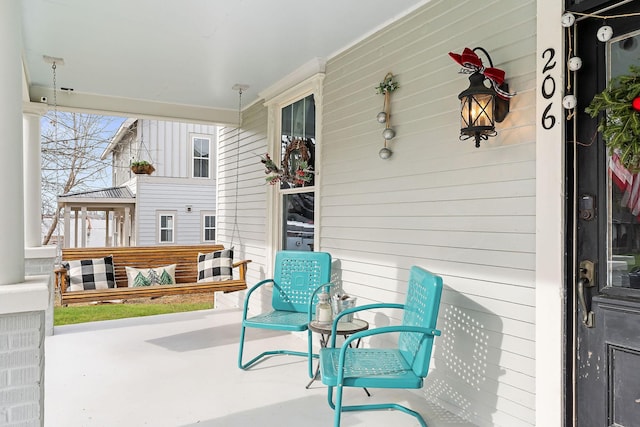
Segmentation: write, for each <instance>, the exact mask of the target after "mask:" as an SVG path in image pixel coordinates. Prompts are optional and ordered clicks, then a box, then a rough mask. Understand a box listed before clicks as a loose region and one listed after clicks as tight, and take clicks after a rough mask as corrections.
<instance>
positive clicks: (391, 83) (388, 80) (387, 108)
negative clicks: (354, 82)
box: [376, 72, 400, 159]
mask: <svg viewBox="0 0 640 427" xmlns="http://www.w3.org/2000/svg"><path fill="white" fill-rule="evenodd" d="M398 87H400V86H399V85H398V82H397V81H395V80H394V76H393V74H392V73H391V72H389V73H387V75H386V76H384V80H383V81H382V82H381V83H380V84H379V85H378V86H377V87H376V91H377V92H378V94H380V95H384V104H383V109H382V111H381V112H379V113H378V115H377V117H376V119H377V120H378V123H384V124H385V127H384V130H383V131H382V137H383V138H384V147H383V148H382V149H381V150H380V151H379V152H378V155H379V156H380V158H381V159H388V158H389V157H391V155H392V154H393V151H391V150H390V149H389V147H387V141H391V140H392V139H393V138H394V137H395V136H396V131H395V130H393V128H392V127H391V93H392V92H393V91H394V90H396V89H398Z"/></svg>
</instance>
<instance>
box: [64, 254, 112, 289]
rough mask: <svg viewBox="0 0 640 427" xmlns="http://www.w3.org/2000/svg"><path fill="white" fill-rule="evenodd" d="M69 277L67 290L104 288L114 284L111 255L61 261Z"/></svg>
mask: <svg viewBox="0 0 640 427" xmlns="http://www.w3.org/2000/svg"><path fill="white" fill-rule="evenodd" d="M62 266H63V267H64V268H66V269H67V277H68V278H69V281H68V283H69V286H68V287H67V290H68V291H83V290H87V289H106V288H114V287H115V286H116V277H115V271H114V269H113V257H111V256H107V257H104V258H94V259H81V260H77V261H67V262H64V263H62Z"/></svg>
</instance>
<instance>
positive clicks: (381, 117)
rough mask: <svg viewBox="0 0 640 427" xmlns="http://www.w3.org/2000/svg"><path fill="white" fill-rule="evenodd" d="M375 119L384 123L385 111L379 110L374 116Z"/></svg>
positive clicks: (385, 119) (385, 118)
mask: <svg viewBox="0 0 640 427" xmlns="http://www.w3.org/2000/svg"><path fill="white" fill-rule="evenodd" d="M376 119H377V120H378V123H386V121H387V113H385V112H384V111H380V112H379V113H378V115H377V116H376Z"/></svg>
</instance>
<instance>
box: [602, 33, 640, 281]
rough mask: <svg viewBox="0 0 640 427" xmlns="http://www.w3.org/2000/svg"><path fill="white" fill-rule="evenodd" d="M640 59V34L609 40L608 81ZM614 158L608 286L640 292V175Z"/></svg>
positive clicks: (610, 181) (610, 175)
mask: <svg viewBox="0 0 640 427" xmlns="http://www.w3.org/2000/svg"><path fill="white" fill-rule="evenodd" d="M639 58H640V32H635V33H630V34H625V35H624V36H622V37H620V38H617V39H612V40H611V41H609V42H608V46H607V63H608V79H609V80H610V79H611V78H614V77H617V76H620V75H623V74H626V73H628V72H629V67H630V66H631V65H633V64H636V65H638V64H640V59H639ZM615 157H616V156H615V155H614V156H613V157H611V156H609V157H608V162H609V173H608V180H607V181H608V208H609V212H608V218H609V221H608V223H609V226H608V241H609V245H608V264H609V265H608V280H607V286H609V287H625V288H635V289H640V175H639V174H632V173H630V172H628V171H626V170H625V169H624V168H621V166H620V165H619V164H618V163H617V162H616V160H615ZM629 178H630V181H631V183H627V182H625V181H628V180H629ZM638 292H639V293H640V291H638Z"/></svg>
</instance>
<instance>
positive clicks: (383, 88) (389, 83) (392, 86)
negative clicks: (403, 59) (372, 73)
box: [376, 73, 400, 95]
mask: <svg viewBox="0 0 640 427" xmlns="http://www.w3.org/2000/svg"><path fill="white" fill-rule="evenodd" d="M399 87H400V86H399V85H398V82H397V81H395V80H394V79H393V74H391V73H388V74H387V75H386V76H385V79H384V80H383V81H382V82H380V84H379V85H378V86H376V93H378V94H379V95H384V94H385V93H391V92H393V91H394V90H396V89H398V88H399Z"/></svg>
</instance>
